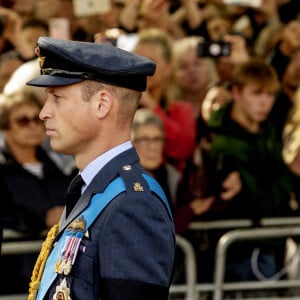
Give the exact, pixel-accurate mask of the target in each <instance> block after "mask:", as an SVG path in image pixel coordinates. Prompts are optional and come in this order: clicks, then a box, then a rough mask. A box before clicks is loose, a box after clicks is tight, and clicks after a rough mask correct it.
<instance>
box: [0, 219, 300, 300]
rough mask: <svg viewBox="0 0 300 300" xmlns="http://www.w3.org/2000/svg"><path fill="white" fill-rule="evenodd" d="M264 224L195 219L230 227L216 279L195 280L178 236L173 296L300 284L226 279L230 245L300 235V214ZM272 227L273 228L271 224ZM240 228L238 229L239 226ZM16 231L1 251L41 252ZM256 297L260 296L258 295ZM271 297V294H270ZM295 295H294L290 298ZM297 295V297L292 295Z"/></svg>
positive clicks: (204, 225)
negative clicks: (180, 266) (182, 279)
mask: <svg viewBox="0 0 300 300" xmlns="http://www.w3.org/2000/svg"><path fill="white" fill-rule="evenodd" d="M260 226H261V227H255V228H251V227H253V223H252V222H251V221H250V220H244V219H242V220H221V221H205V222H193V223H191V224H190V226H189V229H190V230H196V231H203V230H215V229H228V232H227V233H226V234H225V235H223V237H222V238H221V239H220V241H219V243H218V245H217V248H216V257H215V280H214V282H213V283H211V284H210V283H205V284H197V283H196V271H197V270H196V259H195V253H194V250H193V248H192V246H191V244H190V243H189V242H188V241H187V240H186V239H184V238H182V237H181V236H176V244H177V246H179V247H180V248H181V249H182V251H183V253H184V255H185V260H186V261H185V263H186V269H185V273H186V283H185V284H181V285H176V284H174V285H171V287H170V296H173V295H176V294H183V295H185V296H184V297H185V298H184V299H185V300H197V299H199V295H201V293H204V292H205V293H207V292H209V293H212V294H213V300H222V297H223V294H224V291H234V290H246V289H247V290H252V289H271V288H292V287H300V280H280V281H276V282H272V281H266V282H262V281H260V282H239V283H227V282H226V283H225V282H224V270H225V263H226V254H227V248H228V246H229V245H230V244H231V243H233V242H235V241H237V240H245V239H246V238H248V239H256V238H266V237H267V238H268V237H274V238H275V237H290V236H298V235H300V217H293V218H268V219H262V220H261V222H260ZM271 227H273V228H271ZM237 228H239V229H237ZM17 237H18V235H16V233H15V232H14V231H4V239H5V240H4V242H3V244H2V255H10V254H24V253H38V252H39V250H40V248H41V244H42V242H43V240H37V241H10V240H11V239H15V238H17ZM10 299H11V300H23V299H24V300H25V299H27V295H0V300H10ZM256 299H257V298H256ZM269 299H271V298H269ZM289 299H292V298H289ZM293 299H297V298H293ZM298 299H299V296H298Z"/></svg>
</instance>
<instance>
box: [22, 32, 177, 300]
mask: <svg viewBox="0 0 300 300" xmlns="http://www.w3.org/2000/svg"><path fill="white" fill-rule="evenodd" d="M37 45H38V47H37V49H36V54H37V55H38V56H39V61H40V67H41V75H40V76H39V77H37V78H35V79H33V80H31V81H29V82H28V83H27V84H28V85H33V86H38V87H45V90H46V93H47V99H46V102H45V104H44V106H43V108H42V110H41V112H40V118H41V119H42V120H44V122H45V126H46V133H47V135H48V136H49V138H50V144H51V147H52V148H53V149H54V150H55V151H58V152H61V153H64V154H68V155H73V156H74V159H75V162H76V165H77V167H78V169H79V170H80V172H79V175H80V176H77V177H76V180H75V181H77V179H78V178H79V182H81V183H80V185H79V191H80V193H79V195H78V196H76V192H75V190H76V188H75V189H74V191H73V187H72V186H71V187H70V193H69V196H68V197H67V200H66V207H65V209H64V212H63V215H62V217H61V221H60V224H59V226H55V227H53V228H52V229H51V230H50V231H49V233H48V236H47V239H46V241H45V243H44V244H43V247H42V250H41V253H40V256H39V258H38V260H37V263H36V266H35V269H34V270H33V274H32V281H31V283H30V290H29V291H30V295H29V299H51V300H52V299H73V300H74V299H89V300H92V299H101V300H105V299H109V300H114V299H123V300H126V299H139V300H143V299H156V300H159V299H167V298H168V291H169V285H170V280H171V273H172V268H173V260H174V249H175V236H174V229H173V222H172V216H171V213H170V209H169V207H168V203H167V199H166V197H165V195H164V193H163V192H162V189H161V187H160V186H159V185H158V184H157V182H156V181H155V180H154V179H153V178H152V177H150V176H149V175H148V174H146V172H145V171H144V170H143V168H142V167H141V166H140V164H139V159H138V156H137V153H136V151H135V149H134V148H133V146H132V144H131V142H130V131H131V123H132V119H133V116H134V113H135V111H136V108H137V107H138V103H139V100H140V97H141V92H142V91H144V90H145V88H146V82H147V76H151V75H152V74H153V73H154V72H155V64H154V63H153V62H152V61H150V60H148V59H146V58H144V57H141V56H137V55H135V54H133V53H130V52H127V51H124V50H122V49H119V48H117V47H114V46H111V45H108V44H96V43H87V42H76V41H66V40H58V39H53V38H48V37H40V38H39V39H38V42H37ZM71 190H72V191H71ZM80 194H81V195H80Z"/></svg>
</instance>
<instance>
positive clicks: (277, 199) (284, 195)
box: [208, 104, 292, 220]
mask: <svg viewBox="0 0 300 300" xmlns="http://www.w3.org/2000/svg"><path fill="white" fill-rule="evenodd" d="M231 108H232V104H228V105H226V106H224V107H223V108H221V109H220V110H218V111H215V112H214V113H213V114H212V116H211V119H210V121H209V124H208V126H209V128H210V130H211V131H212V132H213V138H212V144H211V149H210V153H209V155H210V159H211V163H212V168H214V169H215V170H216V175H217V174H218V173H219V174H220V173H223V174H222V177H225V175H224V174H226V173H229V172H230V171H233V170H237V171H238V172H239V173H240V176H241V180H242V191H241V193H240V194H239V195H238V196H237V197H235V199H233V200H232V201H231V202H230V204H229V206H228V207H227V208H226V209H225V210H224V212H220V214H221V216H222V214H223V217H224V218H251V219H253V220H259V219H260V218H265V217H281V216H287V215H290V214H291V210H290V208H289V200H290V196H291V192H292V185H291V178H290V173H289V170H288V168H287V166H286V165H285V164H284V161H283V159H282V155H281V148H280V145H279V144H278V142H277V141H276V136H275V131H274V129H273V127H272V125H271V124H270V123H269V122H268V121H265V122H263V123H262V124H261V125H262V126H261V129H262V130H261V131H260V132H259V133H251V132H249V131H247V130H246V129H245V128H243V127H241V126H240V125H239V124H238V123H236V122H235V121H234V120H232V119H231V118H230V111H231Z"/></svg>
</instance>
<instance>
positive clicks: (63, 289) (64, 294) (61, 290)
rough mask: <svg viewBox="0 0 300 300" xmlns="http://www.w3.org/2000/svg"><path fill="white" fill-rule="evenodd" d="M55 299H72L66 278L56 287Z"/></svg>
mask: <svg viewBox="0 0 300 300" xmlns="http://www.w3.org/2000/svg"><path fill="white" fill-rule="evenodd" d="M53 300H72V299H71V297H70V289H69V288H68V287H67V281H66V278H64V279H63V280H62V281H61V283H60V285H59V286H57V287H56V290H55V294H54V295H53Z"/></svg>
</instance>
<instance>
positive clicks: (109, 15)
mask: <svg viewBox="0 0 300 300" xmlns="http://www.w3.org/2000/svg"><path fill="white" fill-rule="evenodd" d="M39 36H50V37H54V38H59V39H71V40H77V41H88V42H95V43H112V44H113V45H115V46H116V47H120V48H123V49H125V50H128V51H132V52H134V53H136V54H138V55H142V56H146V57H148V58H150V59H152V60H153V61H155V62H156V64H157V67H156V72H155V74H154V76H153V77H151V78H149V79H148V82H147V90H146V92H144V93H143V94H142V99H141V103H140V107H139V109H138V111H137V114H136V117H135V119H134V121H133V129H132V143H133V145H134V146H135V147H136V149H137V151H138V154H139V157H140V159H141V163H142V165H143V166H144V168H145V169H146V170H147V171H149V172H150V173H151V174H152V175H153V176H154V177H155V178H157V180H158V181H159V182H160V184H161V185H162V187H163V189H164V190H165V192H166V194H167V196H168V199H169V201H170V204H171V206H172V208H173V214H174V222H175V230H176V233H177V234H178V235H182V236H184V237H186V238H187V239H188V240H189V241H190V242H191V243H192V245H193V246H194V249H195V252H196V255H197V262H198V281H199V282H210V281H212V279H213V270H214V250H215V246H216V243H217V241H218V240H219V238H220V236H221V235H222V234H223V233H224V232H225V231H224V230H218V231H216V232H213V233H209V234H208V233H207V232H206V233H205V234H203V233H201V234H200V233H195V232H190V231H189V230H188V226H189V224H190V222H192V221H209V220H224V219H244V218H246V219H250V220H252V221H253V224H254V225H258V224H259V222H260V220H261V219H262V218H267V217H291V216H299V212H300V206H299V204H300V152H299V149H300V131H299V130H300V88H299V82H300V2H299V0H96V1H86V0H73V1H72V0H0V93H1V95H0V130H1V141H0V142H1V143H0V193H1V203H0V215H1V222H2V226H3V228H4V229H12V230H17V231H19V232H22V233H23V234H24V238H26V239H31V240H32V239H37V238H39V237H40V234H41V232H43V231H44V230H47V229H48V228H50V227H51V226H52V225H53V224H55V223H57V222H58V220H59V218H60V214H61V211H62V209H63V205H64V197H65V194H66V190H67V187H68V184H69V182H70V180H71V179H72V178H73V176H74V174H76V172H77V170H76V168H75V166H74V162H73V160H72V158H70V157H67V156H64V155H62V154H58V153H55V152H53V151H52V150H51V149H50V148H49V145H48V141H47V138H46V137H45V132H44V126H43V123H42V122H41V121H40V120H39V118H38V112H39V110H40V108H41V106H42V104H43V101H44V99H45V98H44V97H45V93H44V91H43V89H40V88H32V87H29V86H26V85H25V83H26V81H28V80H30V79H31V78H33V77H35V76H36V74H37V73H38V72H39V64H38V60H37V58H36V54H35V47H36V41H37V39H38V37H39ZM108 63H109V62H108ZM296 242H297V241H296ZM285 249H286V241H285V240H277V241H275V242H274V241H270V240H263V241H255V240H254V241H252V242H251V243H250V242H249V243H246V244H244V245H243V246H241V245H238V247H237V248H236V249H234V248H233V249H231V255H230V256H229V260H228V263H227V265H226V280H228V281H240V280H261V279H262V278H273V277H274V276H275V277H276V275H277V274H278V273H280V270H281V269H282V268H283V267H284V263H285V262H284V261H285V251H286V250H285ZM257 250H258V252H257ZM254 257H255V258H256V261H255V263H254V264H255V266H256V268H253V259H254ZM35 258H36V255H31V256H29V255H27V256H26V257H24V256H12V257H10V259H7V258H5V260H4V259H3V260H2V261H1V263H2V264H3V266H2V267H3V268H6V270H8V269H9V270H10V271H9V272H8V276H7V279H6V280H7V282H6V283H5V284H3V285H1V289H0V293H2V294H5V293H12V292H14V293H16V292H21V293H22V292H24V291H25V292H26V291H27V285H28V282H29V277H30V271H31V269H32V267H33V264H34V261H35ZM182 264H183V257H182V254H181V253H180V251H179V250H178V255H177V259H176V262H175V265H176V267H175V271H174V282H182V281H184V274H183V272H182V271H181V270H182V269H181V268H182ZM20 266H22V268H21V267H20ZM16 270H18V272H16ZM275 277H274V278H275Z"/></svg>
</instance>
